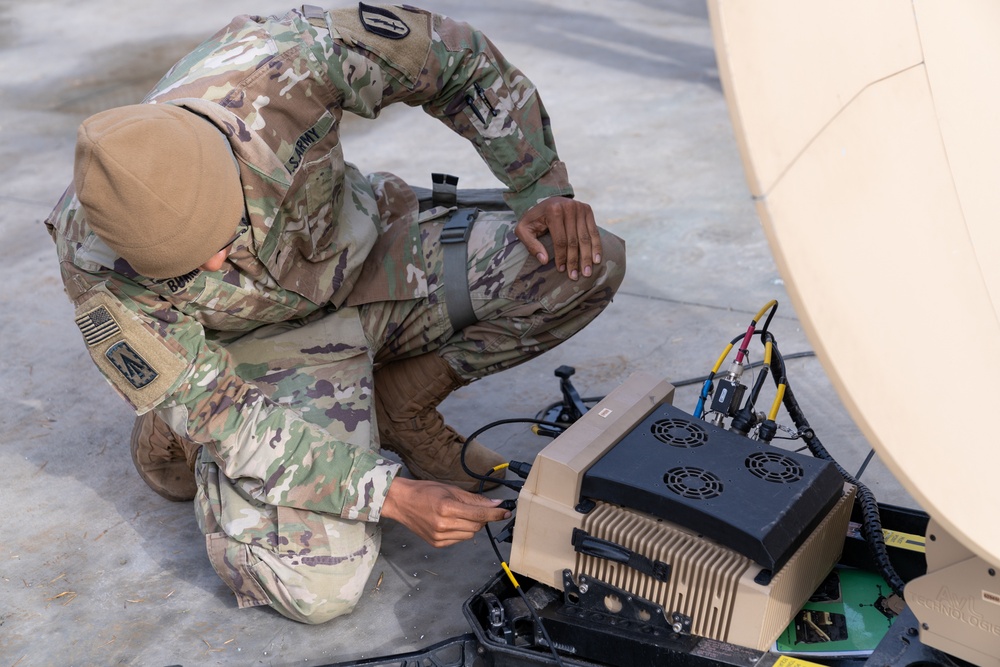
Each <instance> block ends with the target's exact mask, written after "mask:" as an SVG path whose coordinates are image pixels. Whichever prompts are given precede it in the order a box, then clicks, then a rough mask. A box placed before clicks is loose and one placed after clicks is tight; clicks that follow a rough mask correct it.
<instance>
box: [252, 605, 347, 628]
mask: <svg viewBox="0 0 1000 667" xmlns="http://www.w3.org/2000/svg"><path fill="white" fill-rule="evenodd" d="M357 605H358V598H354V599H353V600H324V601H323V602H321V603H320V604H305V605H292V606H291V607H290V606H288V605H285V604H280V605H279V604H272V605H271V606H272V607H273V608H274V609H275V610H276V611H277V612H278V613H279V614H281V615H282V616H284V617H286V618H290V619H292V620H293V621H298V622H300V623H306V624H308V625H320V624H322V623H327V622H329V621H332V620H333V619H335V618H337V617H339V616H346V615H347V614H350V613H351V612H352V611H354V608H355V607H356V606H357Z"/></svg>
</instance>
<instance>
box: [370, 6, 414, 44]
mask: <svg viewBox="0 0 1000 667" xmlns="http://www.w3.org/2000/svg"><path fill="white" fill-rule="evenodd" d="M358 16H359V17H360V18H361V25H363V26H364V28H365V30H367V31H368V32H370V33H374V34H376V35H378V36H379V37H385V38H386V39H403V38H404V37H406V36H407V35H409V34H410V26H408V25H406V23H405V22H403V20H402V19H401V18H399V17H398V16H396V15H395V14H393V13H392V12H391V11H389V10H388V9H385V8H384V7H375V6H373V5H366V4H365V3H363V2H359V3H358Z"/></svg>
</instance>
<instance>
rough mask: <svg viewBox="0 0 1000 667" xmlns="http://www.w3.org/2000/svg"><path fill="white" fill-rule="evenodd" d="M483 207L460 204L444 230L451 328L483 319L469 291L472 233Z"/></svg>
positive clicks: (447, 301) (442, 240) (442, 233)
mask: <svg viewBox="0 0 1000 667" xmlns="http://www.w3.org/2000/svg"><path fill="white" fill-rule="evenodd" d="M478 215H479V209H476V208H460V209H458V210H457V211H455V212H454V213H453V214H452V216H451V217H450V218H449V219H448V222H446V223H445V224H444V229H442V230H441V245H442V246H443V247H444V299H445V303H446V304H447V307H448V319H449V320H451V328H452V330H454V331H461V330H462V329H464V328H465V327H467V326H469V325H470V324H475V323H476V322H477V321H479V318H478V317H476V313H475V311H474V310H473V309H472V297H471V296H470V295H469V268H468V263H469V249H468V240H469V233H470V232H471V231H472V223H473V222H475V220H476V216H478Z"/></svg>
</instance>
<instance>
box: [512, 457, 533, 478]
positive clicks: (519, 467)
mask: <svg viewBox="0 0 1000 667" xmlns="http://www.w3.org/2000/svg"><path fill="white" fill-rule="evenodd" d="M507 469H508V470H510V471H511V472H512V473H514V474H515V475H517V476H518V477H520V478H521V479H528V473H530V472H531V464H530V463H525V462H524V461H511V462H510V465H509V466H507Z"/></svg>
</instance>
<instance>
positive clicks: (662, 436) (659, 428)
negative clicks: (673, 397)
mask: <svg viewBox="0 0 1000 667" xmlns="http://www.w3.org/2000/svg"><path fill="white" fill-rule="evenodd" d="M650 431H651V432H652V433H653V437H655V438H656V439H657V440H659V441H660V442H665V443H667V444H668V445H670V446H672V447H687V448H691V447H701V446H702V445H704V444H705V443H707V442H708V433H706V432H705V429H704V428H702V427H701V426H700V425H699V424H697V423H695V422H692V421H687V420H684V419H661V420H659V421H656V422H653V425H652V426H651V427H650Z"/></svg>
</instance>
